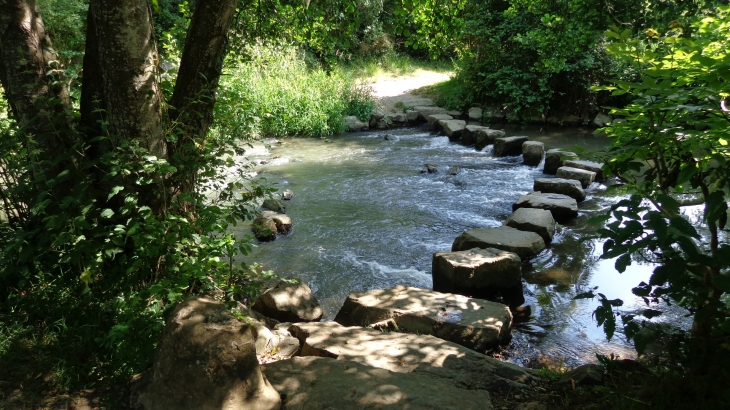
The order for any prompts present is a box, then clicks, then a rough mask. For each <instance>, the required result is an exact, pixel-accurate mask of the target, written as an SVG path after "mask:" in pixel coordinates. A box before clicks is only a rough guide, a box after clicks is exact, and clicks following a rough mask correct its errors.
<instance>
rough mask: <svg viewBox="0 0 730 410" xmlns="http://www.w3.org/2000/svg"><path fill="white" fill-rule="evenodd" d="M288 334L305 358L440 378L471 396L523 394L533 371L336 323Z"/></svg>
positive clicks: (295, 328)
mask: <svg viewBox="0 0 730 410" xmlns="http://www.w3.org/2000/svg"><path fill="white" fill-rule="evenodd" d="M289 331H290V332H291V334H292V335H294V336H295V337H296V338H297V339H299V342H300V343H301V346H302V350H301V356H320V357H331V358H333V359H337V360H348V361H352V362H357V363H360V364H363V365H367V366H373V367H379V368H381V369H386V370H390V371H392V372H396V373H417V374H428V375H431V376H436V377H438V378H439V379H441V380H440V383H439V384H441V383H444V384H453V385H455V386H469V388H470V389H472V390H477V389H478V390H508V389H511V390H521V389H524V388H525V387H526V384H525V383H528V382H529V381H531V380H533V379H534V378H535V377H534V373H533V371H532V370H529V369H523V368H521V367H519V366H515V365H513V364H509V363H506V362H502V361H499V360H497V359H493V358H491V357H489V356H486V355H484V354H482V353H478V352H475V351H473V350H471V349H467V348H465V347H462V346H460V345H458V344H456V343H451V342H448V341H446V340H443V339H439V338H437V337H434V336H431V335H414V334H410V333H401V332H382V331H380V330H376V329H370V328H363V327H344V326H341V325H339V324H338V323H335V322H319V323H295V324H293V325H292V326H291V327H290V328H289Z"/></svg>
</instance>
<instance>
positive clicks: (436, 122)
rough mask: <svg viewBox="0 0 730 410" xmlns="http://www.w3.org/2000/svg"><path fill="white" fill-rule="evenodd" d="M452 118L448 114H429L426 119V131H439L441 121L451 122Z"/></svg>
mask: <svg viewBox="0 0 730 410" xmlns="http://www.w3.org/2000/svg"><path fill="white" fill-rule="evenodd" d="M453 119H454V117H452V116H450V115H449V114H431V115H429V116H428V117H427V118H426V122H428V129H429V130H431V131H437V132H440V131H441V121H448V120H453Z"/></svg>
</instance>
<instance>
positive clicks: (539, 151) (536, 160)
mask: <svg viewBox="0 0 730 410" xmlns="http://www.w3.org/2000/svg"><path fill="white" fill-rule="evenodd" d="M543 155H545V144H543V143H542V142H538V141H525V142H524V143H522V158H523V162H524V164H525V165H532V166H537V165H540V162H541V161H542V156H543Z"/></svg>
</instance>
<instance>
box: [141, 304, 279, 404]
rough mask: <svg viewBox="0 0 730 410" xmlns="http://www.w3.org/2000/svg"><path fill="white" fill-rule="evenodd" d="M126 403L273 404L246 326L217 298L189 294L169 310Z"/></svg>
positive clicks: (276, 398) (271, 391) (275, 399)
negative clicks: (143, 372) (147, 363)
mask: <svg viewBox="0 0 730 410" xmlns="http://www.w3.org/2000/svg"><path fill="white" fill-rule="evenodd" d="M131 397H132V404H133V406H136V407H141V408H144V409H146V410H158V409H159V410H175V409H180V410H183V409H200V410H221V409H230V410H233V409H261V410H269V409H272V410H273V409H279V408H280V407H281V398H280V397H279V393H277V392H276V390H274V388H273V387H272V386H271V384H269V382H268V381H267V380H266V378H265V377H264V376H263V375H262V374H261V370H260V369H259V362H258V360H257V359H256V347H255V345H254V336H253V332H252V327H251V325H249V324H248V323H246V322H244V321H241V320H238V319H236V318H235V317H234V316H233V315H232V314H231V313H230V311H229V310H228V309H227V308H226V307H225V305H224V304H223V303H221V302H217V301H213V300H211V299H205V298H191V299H188V300H186V301H185V302H183V303H181V304H180V305H179V306H177V307H176V308H175V310H173V312H172V314H171V315H170V317H169V318H168V320H167V323H166V325H165V328H164V329H163V331H162V336H161V338H160V343H159V344H158V346H157V351H156V352H155V359H154V363H153V365H152V369H151V371H150V372H148V373H147V374H146V376H144V377H142V380H141V381H140V382H139V384H137V385H136V386H134V388H133V392H132V396H131Z"/></svg>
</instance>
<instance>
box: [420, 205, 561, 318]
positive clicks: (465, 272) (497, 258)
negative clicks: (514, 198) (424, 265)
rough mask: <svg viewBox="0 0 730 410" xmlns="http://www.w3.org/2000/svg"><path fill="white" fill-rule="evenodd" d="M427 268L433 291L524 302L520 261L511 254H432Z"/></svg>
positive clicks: (478, 251) (473, 251)
mask: <svg viewBox="0 0 730 410" xmlns="http://www.w3.org/2000/svg"><path fill="white" fill-rule="evenodd" d="M544 212H547V211H544ZM548 215H550V212H548ZM550 219H552V216H551V217H550ZM431 266H432V269H431V275H432V276H433V290H435V291H438V292H449V293H458V294H460V295H466V296H472V297H477V298H481V299H487V300H492V301H495V302H496V301H503V302H502V303H505V304H507V305H510V306H519V305H521V304H523V303H524V302H525V297H524V295H523V293H522V261H521V260H520V257H519V256H517V254H515V253H512V252H507V251H503V250H500V249H495V248H487V249H479V248H475V249H470V250H468V251H459V252H438V253H434V254H433V260H432V264H431ZM498 299H501V300H498Z"/></svg>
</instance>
